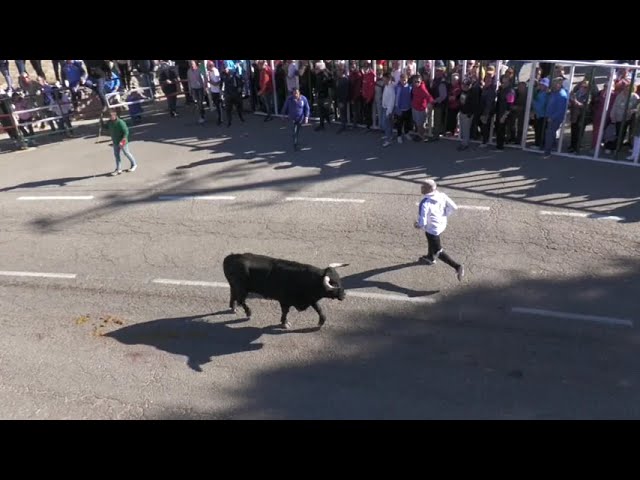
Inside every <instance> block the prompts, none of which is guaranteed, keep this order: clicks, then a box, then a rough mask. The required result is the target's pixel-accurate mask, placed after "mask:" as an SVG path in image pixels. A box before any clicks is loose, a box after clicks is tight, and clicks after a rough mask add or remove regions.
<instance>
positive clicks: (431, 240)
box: [414, 179, 464, 281]
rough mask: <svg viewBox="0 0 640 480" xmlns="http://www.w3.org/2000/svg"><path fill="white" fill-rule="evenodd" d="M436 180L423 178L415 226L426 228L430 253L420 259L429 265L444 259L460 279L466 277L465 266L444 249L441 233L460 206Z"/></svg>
mask: <svg viewBox="0 0 640 480" xmlns="http://www.w3.org/2000/svg"><path fill="white" fill-rule="evenodd" d="M437 187H438V186H437V184H436V182H435V181H434V180H431V179H427V180H423V181H422V184H421V186H420V190H421V192H422V194H423V195H424V197H423V199H422V201H421V202H420V206H419V207H418V220H417V221H416V222H415V223H414V227H415V228H419V229H421V230H424V233H425V235H426V236H427V244H428V253H427V255H424V256H422V257H420V260H421V261H423V262H425V263H427V264H428V265H434V264H435V263H436V259H438V258H439V259H440V260H442V261H443V262H444V263H446V264H447V265H449V266H450V267H451V268H453V269H454V270H455V271H456V275H457V277H458V280H459V281H462V277H464V266H463V265H461V264H459V263H458V262H456V261H455V260H454V259H453V258H451V257H450V256H449V255H447V253H446V252H445V251H444V250H443V248H442V244H441V240H440V235H442V233H443V232H444V231H445V229H446V228H447V217H448V216H450V215H451V214H452V213H453V212H455V211H456V209H457V208H458V206H457V205H456V204H455V202H454V201H453V200H451V199H450V198H449V196H448V195H447V194H446V193H444V192H440V191H438V190H437Z"/></svg>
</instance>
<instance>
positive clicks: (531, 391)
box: [167, 257, 640, 420]
mask: <svg viewBox="0 0 640 480" xmlns="http://www.w3.org/2000/svg"><path fill="white" fill-rule="evenodd" d="M605 263H607V265H606V266H610V267H612V268H615V269H616V272H617V273H615V274H611V275H608V276H607V277H606V280H603V279H602V278H594V277H592V276H590V275H576V276H572V277H566V276H558V277H554V278H544V279H532V278H512V279H505V282H504V284H500V285H488V284H484V283H481V284H477V285H473V286H469V287H468V288H464V289H460V290H458V291H457V292H455V293H453V294H451V295H448V296H446V297H443V298H442V299H439V301H438V302H436V303H435V304H433V305H429V306H424V305H408V306H407V308H406V309H402V310H401V311H395V310H388V309H384V308H381V309H380V310H377V311H371V312H366V313H365V312H363V313H362V314H357V313H356V314H354V315H356V316H355V317H354V318H357V319H358V320H357V328H355V327H349V326H346V327H345V328H343V329H332V330H330V331H328V332H327V334H329V333H330V335H331V342H330V344H329V345H330V348H327V350H326V354H324V355H322V356H320V357H319V358H316V359H314V360H312V361H309V362H305V364H304V365H301V364H300V362H296V361H291V362H288V363H287V364H283V365H278V366H274V367H269V368H265V369H260V371H259V374H256V375H253V381H252V382H251V383H249V384H245V385H239V386H238V387H237V388H235V389H232V391H231V392H230V395H233V396H234V398H237V399H239V400H240V403H239V404H236V405H234V406H233V407H231V408H229V409H226V410H224V411H222V412H221V411H220V410H216V411H215V415H218V416H222V417H224V418H233V419H255V418H264V416H265V415H268V418H271V419H316V420H317V419H325V420H326V419H331V420H335V419H405V420H406V419H639V418H640V369H639V368H638V365H639V363H638V359H637V353H638V348H640V335H639V334H638V331H637V328H629V327H628V326H624V325H610V324H607V323H600V322H590V321H585V320H576V319H571V318H554V317H540V316H532V315H521V314H514V313H513V312H511V311H510V307H512V306H523V307H536V306H538V307H540V306H543V308H546V309H548V310H551V311H561V312H562V311H565V312H567V311H568V312H576V313H581V314H588V315H607V314H608V315H609V316H611V317H625V315H633V312H634V311H636V309H635V304H634V301H633V299H632V298H629V297H630V296H631V297H633V292H634V291H635V290H636V287H635V285H637V282H639V281H640V262H638V261H631V262H630V261H629V259H628V258H623V257H620V258H616V259H615V260H614V261H611V262H605ZM604 266H605V265H604V264H603V267H604ZM633 320H635V321H636V322H637V321H639V320H640V317H638V316H636V317H635V318H634V319H633ZM637 325H638V324H637V323H636V327H637ZM304 341H305V339H302V342H296V347H297V348H304V343H303V342H304ZM283 348H286V346H284V347H283ZM284 385H286V394H284V393H283V386H284ZM212 395H214V394H213V393H212ZM185 407H186V405H185ZM171 415H172V414H171V412H168V413H167V416H168V417H171ZM199 415H202V416H206V412H199Z"/></svg>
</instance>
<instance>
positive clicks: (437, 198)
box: [418, 190, 458, 235]
mask: <svg viewBox="0 0 640 480" xmlns="http://www.w3.org/2000/svg"><path fill="white" fill-rule="evenodd" d="M457 208H458V206H457V205H456V204H455V202H454V201H453V200H451V199H450V198H449V196H448V195H447V194H446V193H444V192H441V191H439V190H436V191H435V192H432V193H427V194H426V195H425V196H424V197H423V198H422V201H421V202H420V205H419V207H418V227H419V228H421V229H422V230H424V231H425V232H427V233H430V234H431V235H440V234H441V233H442V232H444V230H445V229H446V228H447V217H448V216H449V215H451V214H452V213H453V212H455V211H456V210H457Z"/></svg>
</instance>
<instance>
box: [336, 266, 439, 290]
mask: <svg viewBox="0 0 640 480" xmlns="http://www.w3.org/2000/svg"><path fill="white" fill-rule="evenodd" d="M416 266H421V267H424V268H426V265H425V264H424V263H420V262H419V261H417V260H416V261H414V262H406V263H400V264H397V265H390V266H388V267H380V268H373V269H371V270H366V271H364V272H359V273H353V274H351V275H347V276H345V277H342V283H343V285H344V287H345V288H347V289H357V288H379V289H380V290H384V291H387V292H395V293H400V294H402V295H407V296H408V297H422V296H427V295H434V294H436V293H438V292H439V290H414V289H412V288H407V287H402V286H399V285H396V284H395V283H392V282H388V281H381V280H373V279H371V277H374V276H376V275H380V274H382V273H388V272H393V271H396V270H402V269H403V268H410V267H416Z"/></svg>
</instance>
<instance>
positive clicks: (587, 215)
mask: <svg viewBox="0 0 640 480" xmlns="http://www.w3.org/2000/svg"><path fill="white" fill-rule="evenodd" d="M540 215H556V216H561V217H580V218H593V219H596V220H613V221H616V222H622V221H624V217H618V216H615V215H600V214H597V213H582V212H556V211H552V210H541V211H540Z"/></svg>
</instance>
